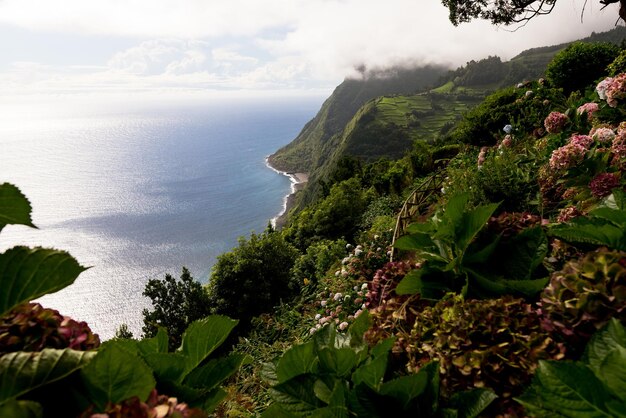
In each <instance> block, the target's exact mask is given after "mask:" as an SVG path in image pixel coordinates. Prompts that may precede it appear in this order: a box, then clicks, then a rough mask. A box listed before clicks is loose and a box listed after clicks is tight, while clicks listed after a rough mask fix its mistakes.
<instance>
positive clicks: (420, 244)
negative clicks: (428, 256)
mask: <svg viewBox="0 0 626 418" xmlns="http://www.w3.org/2000/svg"><path fill="white" fill-rule="evenodd" d="M434 245H435V244H434V242H433V240H432V238H431V237H430V235H427V234H421V233H418V234H411V235H404V236H402V237H400V238H398V239H397V240H396V242H395V243H394V244H393V246H394V247H395V248H397V249H399V250H405V251H416V250H421V249H425V248H432V247H433V246H434Z"/></svg>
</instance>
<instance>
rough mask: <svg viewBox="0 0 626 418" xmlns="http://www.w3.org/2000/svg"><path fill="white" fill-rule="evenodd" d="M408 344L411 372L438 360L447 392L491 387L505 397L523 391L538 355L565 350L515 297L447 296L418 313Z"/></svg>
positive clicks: (529, 307)
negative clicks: (473, 297) (465, 298)
mask: <svg viewBox="0 0 626 418" xmlns="http://www.w3.org/2000/svg"><path fill="white" fill-rule="evenodd" d="M409 348H410V350H409V355H410V361H409V363H408V367H409V369H410V370H419V368H420V367H422V366H423V365H424V364H427V363H428V362H430V361H432V360H438V361H439V369H440V372H441V383H442V388H443V390H444V392H445V393H447V394H451V393H453V392H455V391H458V390H463V389H467V388H474V387H489V388H492V389H493V390H494V391H495V392H496V393H497V394H498V395H500V396H501V397H503V398H505V399H506V398H510V397H511V396H515V395H517V394H519V393H521V391H522V390H523V386H524V385H525V384H527V383H528V382H529V381H530V378H531V376H532V375H533V373H534V371H535V369H536V367H537V362H538V361H539V360H540V359H561V358H563V357H564V355H565V352H566V349H565V346H564V345H562V344H558V343H556V342H555V341H553V340H552V339H551V338H550V337H549V336H548V335H546V333H545V332H544V331H543V329H542V328H541V322H540V316H539V314H538V312H537V311H536V310H535V309H534V308H533V307H532V305H530V304H528V303H526V302H524V300H523V299H514V298H513V297H511V296H505V297H502V298H500V299H489V300H464V298H463V297H462V296H460V295H448V296H446V297H445V298H444V299H442V300H441V301H439V302H438V303H437V304H436V305H434V306H432V307H427V308H425V309H424V310H423V311H422V312H421V313H420V314H419V315H418V316H417V318H416V320H415V323H414V325H413V329H412V330H411V341H410V347H409Z"/></svg>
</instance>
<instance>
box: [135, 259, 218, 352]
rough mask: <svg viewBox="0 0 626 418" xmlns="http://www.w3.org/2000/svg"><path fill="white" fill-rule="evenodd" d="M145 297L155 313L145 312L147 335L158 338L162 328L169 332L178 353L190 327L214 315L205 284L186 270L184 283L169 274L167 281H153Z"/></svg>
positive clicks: (183, 278)
mask: <svg viewBox="0 0 626 418" xmlns="http://www.w3.org/2000/svg"><path fill="white" fill-rule="evenodd" d="M143 295H144V296H147V297H149V298H150V300H151V301H152V307H153V310H151V311H150V310H148V309H144V310H143V324H144V325H143V328H142V330H143V332H144V336H145V337H146V338H151V337H154V336H155V335H156V334H157V331H158V330H159V327H164V328H165V329H167V332H168V334H169V348H170V350H174V349H175V348H176V347H178V346H179V345H180V343H181V341H182V340H181V337H182V335H183V333H184V332H185V330H186V329H187V327H188V326H189V324H191V323H192V322H193V321H195V320H197V319H202V318H204V317H205V316H208V315H209V314H210V312H211V311H210V305H209V296H208V295H207V293H206V290H205V289H204V288H203V287H202V285H201V284H200V283H199V282H197V281H196V280H194V278H193V277H191V274H189V270H187V269H186V268H185V267H183V272H182V274H181V275H180V280H176V279H175V278H173V277H172V276H171V275H169V274H166V275H165V279H163V280H159V279H150V280H148V283H147V284H146V287H145V289H144V291H143Z"/></svg>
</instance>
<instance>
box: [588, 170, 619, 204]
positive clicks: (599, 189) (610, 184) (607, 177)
mask: <svg viewBox="0 0 626 418" xmlns="http://www.w3.org/2000/svg"><path fill="white" fill-rule="evenodd" d="M618 186H619V177H618V175H617V174H616V173H601V174H598V175H597V176H595V177H594V178H593V180H591V183H589V188H590V189H591V194H593V195H594V196H595V197H598V198H600V197H606V196H608V195H610V194H611V191H612V190H613V189H614V188H616V187H618Z"/></svg>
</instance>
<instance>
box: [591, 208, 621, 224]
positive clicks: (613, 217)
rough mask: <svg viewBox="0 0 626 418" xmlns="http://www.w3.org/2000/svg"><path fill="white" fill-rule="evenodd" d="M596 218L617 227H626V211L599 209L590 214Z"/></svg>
mask: <svg viewBox="0 0 626 418" xmlns="http://www.w3.org/2000/svg"><path fill="white" fill-rule="evenodd" d="M589 215H590V216H593V217H594V218H601V219H604V220H607V221H609V222H612V223H614V224H615V225H616V226H624V225H626V210H619V209H610V208H606V207H605V208H598V209H595V210H593V211H591V212H590V213H589Z"/></svg>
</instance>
